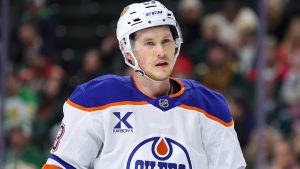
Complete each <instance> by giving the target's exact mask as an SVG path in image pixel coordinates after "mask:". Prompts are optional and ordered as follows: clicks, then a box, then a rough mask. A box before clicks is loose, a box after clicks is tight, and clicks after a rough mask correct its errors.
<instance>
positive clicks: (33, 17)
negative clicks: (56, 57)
mask: <svg viewBox="0 0 300 169" xmlns="http://www.w3.org/2000/svg"><path fill="white" fill-rule="evenodd" d="M24 8H25V10H24V11H23V13H22V14H21V16H22V17H21V22H22V23H28V24H32V25H35V26H36V27H37V31H38V32H39V34H40V35H41V37H42V38H43V39H46V41H44V43H47V46H52V45H53V44H52V43H53V40H54V38H55V33H54V31H55V23H54V20H53V19H52V18H51V12H50V10H49V8H48V6H46V0H25V1H24Z"/></svg>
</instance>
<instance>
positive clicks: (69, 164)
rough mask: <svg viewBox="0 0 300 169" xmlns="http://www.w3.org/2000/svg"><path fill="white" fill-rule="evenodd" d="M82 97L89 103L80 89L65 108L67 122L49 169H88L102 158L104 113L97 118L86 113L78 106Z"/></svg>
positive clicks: (91, 113) (57, 139)
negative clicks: (100, 154) (52, 168)
mask: <svg viewBox="0 0 300 169" xmlns="http://www.w3.org/2000/svg"><path fill="white" fill-rule="evenodd" d="M78 97H80V99H81V100H86V102H88V98H87V97H86V94H85V92H84V90H83V89H81V88H80V87H78V88H77V89H76V90H75V91H74V92H73V94H72V96H71V97H70V99H69V100H68V101H67V102H66V103H65V104H64V107H63V110H64V118H63V120H62V123H61V125H60V129H59V131H58V134H57V137H56V140H55V142H54V144H53V147H52V149H51V152H50V155H49V158H48V160H47V163H46V165H45V168H47V167H48V166H56V167H59V168H65V169H73V168H83V169H87V168H90V167H91V165H92V164H93V161H94V160H95V159H96V157H97V156H98V155H99V152H100V150H101V147H102V143H103V137H104V132H103V128H102V126H103V125H102V121H101V119H102V118H101V113H100V115H99V113H97V116H96V115H95V114H94V112H89V111H86V110H85V109H84V106H81V105H80V104H78V103H76V101H77V100H78V99H77V98H78ZM87 104H88V103H87ZM95 117H97V118H95Z"/></svg>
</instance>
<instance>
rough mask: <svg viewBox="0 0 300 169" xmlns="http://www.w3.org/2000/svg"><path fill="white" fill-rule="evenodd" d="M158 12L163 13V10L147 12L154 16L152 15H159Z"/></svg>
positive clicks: (147, 14) (148, 14)
mask: <svg viewBox="0 0 300 169" xmlns="http://www.w3.org/2000/svg"><path fill="white" fill-rule="evenodd" d="M157 14H162V11H153V12H148V13H146V16H152V15H157Z"/></svg>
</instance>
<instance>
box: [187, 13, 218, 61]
mask: <svg viewBox="0 0 300 169" xmlns="http://www.w3.org/2000/svg"><path fill="white" fill-rule="evenodd" d="M198 31H199V32H200V33H199V34H201V36H200V35H199V36H198V37H197V36H195V38H196V39H195V41H194V42H193V43H192V44H190V46H188V47H187V48H188V50H187V51H186V53H187V54H188V55H189V56H190V57H191V59H192V61H193V63H194V64H197V63H203V62H205V61H206V57H207V48H208V45H209V44H210V43H211V42H214V41H218V38H219V37H218V35H219V29H218V25H217V18H216V17H214V16H213V15H206V16H204V17H203V20H202V23H201V24H200V25H199V27H198Z"/></svg>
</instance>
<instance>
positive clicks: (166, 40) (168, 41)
mask: <svg viewBox="0 0 300 169" xmlns="http://www.w3.org/2000/svg"><path fill="white" fill-rule="evenodd" d="M172 42H173V40H171V39H164V40H163V41H162V43H163V44H167V43H172Z"/></svg>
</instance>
